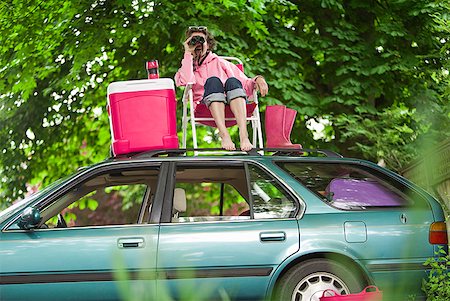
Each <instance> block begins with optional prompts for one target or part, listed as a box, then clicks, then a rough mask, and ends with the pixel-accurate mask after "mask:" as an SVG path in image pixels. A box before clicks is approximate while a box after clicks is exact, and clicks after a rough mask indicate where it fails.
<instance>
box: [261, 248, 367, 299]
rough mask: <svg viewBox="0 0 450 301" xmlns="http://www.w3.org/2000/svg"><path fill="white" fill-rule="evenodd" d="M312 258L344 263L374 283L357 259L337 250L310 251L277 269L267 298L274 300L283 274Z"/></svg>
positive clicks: (365, 279) (359, 276) (360, 276)
mask: <svg viewBox="0 0 450 301" xmlns="http://www.w3.org/2000/svg"><path fill="white" fill-rule="evenodd" d="M312 259H327V260H332V261H335V262H339V263H342V264H344V265H348V266H350V267H351V268H352V269H353V270H354V271H355V272H356V273H357V277H358V278H360V279H363V281H364V282H365V284H366V285H371V284H373V279H372V278H371V277H370V276H369V274H368V272H367V270H366V269H365V268H364V267H363V266H361V264H360V263H358V262H357V261H355V259H353V258H351V257H349V256H347V255H345V254H341V253H336V252H326V251H324V252H317V253H308V254H303V255H301V256H298V257H296V258H293V259H292V260H290V261H289V262H285V263H284V265H281V266H280V268H279V269H277V271H275V274H274V275H273V277H272V279H271V282H270V284H269V287H268V291H267V296H268V298H267V300H272V296H273V293H274V291H275V288H276V286H277V284H278V281H279V280H280V278H282V277H283V275H284V274H285V273H286V272H287V271H289V270H290V269H291V268H292V267H294V266H296V265H297V264H300V263H302V262H305V261H308V260H312Z"/></svg>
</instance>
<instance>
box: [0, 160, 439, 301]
mask: <svg viewBox="0 0 450 301" xmlns="http://www.w3.org/2000/svg"><path fill="white" fill-rule="evenodd" d="M178 162H185V163H186V162H188V163H195V162H197V163H199V164H206V165H208V166H209V165H215V164H222V165H226V164H227V162H242V163H245V164H254V165H257V166H259V167H260V168H261V169H263V170H265V171H267V173H268V174H269V175H270V176H271V177H273V178H274V179H275V180H276V181H277V182H278V183H280V184H281V185H282V186H283V187H284V189H285V190H286V191H288V192H289V194H290V195H291V197H293V198H295V200H296V201H297V202H298V205H299V210H298V214H297V216H296V217H295V218H287V219H273V220H269V219H268V220H264V219H260V220H258V219H249V220H237V221H214V222H192V223H191V222H186V223H178V224H177V223H170V222H168V213H167V212H168V210H171V207H172V200H171V197H172V196H173V189H174V184H173V176H174V175H173V172H174V165H176V164H177V163H178ZM279 162H320V163H323V164H332V163H347V164H354V165H355V166H364V167H365V168H368V169H370V170H373V172H378V173H381V174H383V176H385V177H387V178H389V179H392V181H395V182H396V183H399V184H398V185H403V186H404V187H406V188H407V189H410V190H411V191H412V192H414V193H415V194H416V195H417V197H416V199H415V201H416V203H415V204H414V205H412V206H403V207H402V206H400V207H390V208H375V209H368V210H353V211H352V210H342V209H338V208H335V207H333V206H331V205H330V204H327V203H326V202H325V201H324V200H323V199H321V198H320V197H319V196H318V195H317V194H316V193H314V192H313V191H311V190H310V189H309V188H307V187H306V186H304V185H302V184H301V183H300V182H299V181H297V180H296V179H294V178H293V177H292V176H291V175H290V174H289V173H287V172H286V171H285V170H283V169H282V168H280V167H279V165H278V163H279ZM155 166H158V167H160V176H159V177H160V178H159V184H158V190H157V197H156V198H155V200H154V204H153V208H152V209H151V213H150V216H149V222H150V223H145V222H144V223H142V224H132V225H115V226H97V227H83V228H67V229H51V230H50V229H34V230H20V229H19V227H18V226H17V221H18V219H19V216H20V214H21V213H22V212H23V210H24V209H25V208H27V207H30V206H32V207H35V208H40V207H42V206H45V205H46V204H48V203H51V202H55V201H56V200H57V199H58V197H59V196H61V195H64V194H65V193H67V191H69V190H70V189H73V188H75V187H76V186H77V185H78V184H79V183H81V182H82V181H86V179H89V178H90V177H92V176H94V175H96V174H98V173H101V172H105V171H114V170H122V169H129V168H146V167H155ZM13 209H14V210H15V211H10V212H6V213H4V214H3V215H1V214H0V227H1V229H2V231H1V233H0V240H1V244H0V256H1V257H2V261H1V263H0V276H1V281H2V284H1V286H0V297H1V299H2V300H3V299H4V300H23V299H33V300H48V292H52V294H53V295H55V296H58V300H119V299H120V298H121V293H122V292H121V291H120V285H119V282H117V281H116V280H117V279H118V278H117V277H119V278H120V277H122V278H121V279H123V277H125V278H127V279H131V280H132V281H131V283H132V288H137V289H138V290H140V291H145V292H146V294H147V296H148V298H156V299H158V298H162V297H164V296H165V295H169V296H171V297H174V296H175V298H183V297H185V296H186V293H185V292H186V288H190V289H191V290H192V288H194V289H193V292H194V293H195V291H196V290H198V291H200V290H201V291H204V294H203V296H204V295H207V296H210V297H211V298H220V297H221V296H222V295H221V293H223V292H225V293H226V295H227V296H229V297H231V299H245V300H260V299H269V298H270V297H271V296H272V293H273V290H274V288H275V287H276V285H277V281H278V280H279V279H280V277H281V276H282V275H284V273H285V272H286V271H288V270H289V268H291V267H292V266H294V265H296V264H298V263H299V262H302V261H304V260H307V259H311V258H335V259H336V260H344V262H346V263H347V264H350V265H352V266H353V267H354V270H355V271H359V273H360V274H361V277H362V278H364V279H365V280H366V281H367V283H368V284H374V285H377V286H378V287H379V288H380V289H382V290H383V292H385V293H387V295H386V296H389V294H395V293H396V290H397V289H399V290H401V291H402V293H404V292H405V291H407V292H408V294H416V295H417V296H420V295H421V294H423V292H421V291H420V283H421V279H422V278H423V276H424V275H425V271H426V269H425V268H424V267H423V266H422V264H423V262H424V261H425V260H426V259H427V258H429V257H432V256H433V255H434V251H435V250H437V248H438V247H439V246H438V245H431V244H430V243H429V242H428V234H429V227H430V225H431V223H433V222H435V221H443V220H444V213H443V210H442V207H441V206H440V204H439V203H438V202H437V200H435V199H434V198H433V197H432V196H430V195H429V194H428V193H426V192H425V191H423V190H422V189H420V188H419V187H417V186H415V185H414V184H413V183H411V182H409V181H408V180H406V179H404V178H403V177H401V176H399V175H397V174H395V173H393V172H391V171H389V170H387V169H384V168H382V167H379V166H377V165H376V164H374V163H372V162H368V161H364V160H359V159H351V158H311V157H295V156H273V157H271V156H249V155H240V156H208V157H206V156H198V157H156V158H152V157H145V156H142V157H139V158H138V157H135V158H116V159H111V160H106V161H104V162H102V163H99V164H96V165H94V166H91V167H88V168H86V169H83V170H81V171H79V172H78V173H76V174H75V175H74V176H72V177H70V178H68V179H66V180H64V181H60V182H58V183H56V184H54V185H53V186H51V187H49V188H47V189H46V190H45V191H43V192H42V193H41V194H38V195H36V196H34V197H31V198H30V199H28V200H26V201H24V202H23V203H22V204H20V205H19V206H17V207H15V208H13ZM148 210H150V209H148ZM124 245H125V247H124ZM117 271H123V273H117ZM187 290H189V289H187Z"/></svg>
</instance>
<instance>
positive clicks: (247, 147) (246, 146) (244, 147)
mask: <svg viewBox="0 0 450 301" xmlns="http://www.w3.org/2000/svg"><path fill="white" fill-rule="evenodd" d="M252 148H253V144H251V143H250V140H248V138H244V139H241V150H243V151H244V152H248V151H249V150H251V149H252Z"/></svg>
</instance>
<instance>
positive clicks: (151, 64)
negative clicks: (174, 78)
mask: <svg viewBox="0 0 450 301" xmlns="http://www.w3.org/2000/svg"><path fill="white" fill-rule="evenodd" d="M147 73H148V78H149V79H155V78H159V70H158V60H151V61H148V62H147Z"/></svg>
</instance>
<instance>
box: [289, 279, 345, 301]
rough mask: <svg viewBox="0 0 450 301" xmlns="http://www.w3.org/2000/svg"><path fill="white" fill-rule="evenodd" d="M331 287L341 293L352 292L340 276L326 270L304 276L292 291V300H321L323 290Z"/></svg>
mask: <svg viewBox="0 0 450 301" xmlns="http://www.w3.org/2000/svg"><path fill="white" fill-rule="evenodd" d="M326 289H331V290H333V291H335V292H336V293H338V294H340V295H347V294H349V293H350V290H349V289H348V287H347V285H345V283H344V281H342V280H341V279H340V278H338V277H336V276H335V275H333V274H330V273H326V272H317V273H314V274H311V275H308V276H306V277H305V278H303V279H302V280H301V281H300V282H299V283H298V284H297V286H296V287H295V289H294V292H293V293H292V301H319V298H320V297H322V294H323V291H324V290H326Z"/></svg>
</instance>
